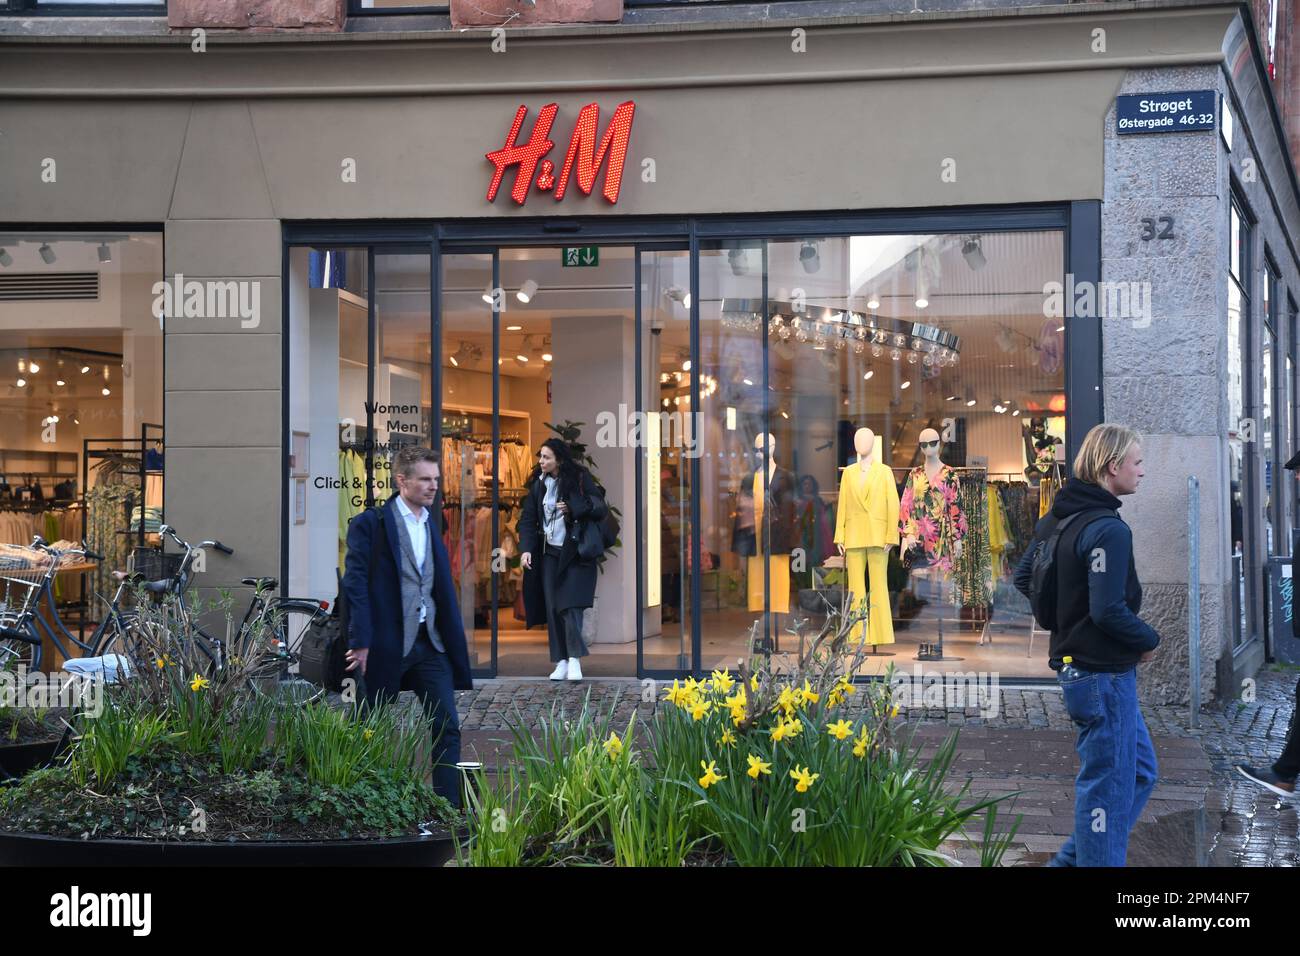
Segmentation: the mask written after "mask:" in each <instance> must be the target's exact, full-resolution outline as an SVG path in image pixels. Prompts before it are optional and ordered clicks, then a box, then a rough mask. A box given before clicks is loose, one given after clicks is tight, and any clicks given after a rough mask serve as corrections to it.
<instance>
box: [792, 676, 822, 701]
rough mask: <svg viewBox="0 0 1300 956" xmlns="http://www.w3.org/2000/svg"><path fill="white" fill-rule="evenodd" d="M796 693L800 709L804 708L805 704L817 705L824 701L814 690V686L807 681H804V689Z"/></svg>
mask: <svg viewBox="0 0 1300 956" xmlns="http://www.w3.org/2000/svg"><path fill="white" fill-rule="evenodd" d="M795 693H796V694H797V695H798V697H799V706H800V707H803V706H804V705H805V704H815V703H817V701H819V700H821V699H822V695H821V694H819V693H817V692H816V691H814V690H813V689H812V685H811V684H810V683H808V681H807V679H805V680H804V682H803V687H801V688H800V689H799V690H797V691H795Z"/></svg>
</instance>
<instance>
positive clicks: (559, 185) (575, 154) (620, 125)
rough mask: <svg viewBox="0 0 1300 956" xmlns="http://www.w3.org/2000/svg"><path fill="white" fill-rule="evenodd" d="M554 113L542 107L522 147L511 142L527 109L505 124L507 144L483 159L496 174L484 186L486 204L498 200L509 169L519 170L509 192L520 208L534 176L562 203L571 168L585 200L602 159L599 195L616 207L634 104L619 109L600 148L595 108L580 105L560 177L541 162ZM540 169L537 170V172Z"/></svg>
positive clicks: (551, 107) (552, 108)
mask: <svg viewBox="0 0 1300 956" xmlns="http://www.w3.org/2000/svg"><path fill="white" fill-rule="evenodd" d="M558 110H559V106H558V105H556V104H555V103H548V104H546V105H545V106H543V107H542V111H541V112H540V113H538V114H537V120H536V121H535V122H534V123H533V133H532V136H530V137H529V138H528V142H527V143H524V144H523V145H522V146H521V145H519V144H518V143H517V142H516V141H517V140H518V138H519V130H520V128H521V127H522V126H523V125H524V117H525V116H527V115H528V107H527V106H521V107H519V109H518V110H517V111H516V112H515V121H514V123H512V124H511V125H510V133H509V135H508V136H506V144H505V145H504V146H503V147H501V148H500V149H497V150H493V151H492V152H490V153H488V154H486V155H487V158H488V160H489V161H490V162H491V163H492V165H493V166H495V167H496V172H494V173H493V174H492V184H491V185H490V186H488V192H487V198H488V202H493V201H494V200H495V199H496V198H497V190H498V189H499V188H500V186H501V179H502V177H503V176H505V173H506V170H507V169H509V168H510V167H511V166H516V167H518V170H517V171H516V172H515V184H514V187H513V188H512V189H511V190H510V198H511V199H513V200H514V201H515V202H516V203H517V204H518V205H520V206H522V205H523V204H524V200H525V199H527V198H528V187H529V186H530V185H532V183H533V173H534V172H537V188H538V189H540V190H541V191H542V192H554V194H555V198H556V199H557V200H559V199H563V198H564V193H565V192H566V191H567V190H568V188H569V175H570V174H571V173H573V172H574V171H575V166H576V172H577V177H578V188H579V189H581V190H582V192H583V194H584V195H587V196H590V195H591V190H592V187H594V186H595V185H596V173H597V172H599V171H600V167H601V165H602V164H604V163H605V162H606V160H608V165H607V166H606V167H605V186H604V188H603V189H602V190H601V195H602V196H604V197H605V198H606V199H607V200H609V201H610V202H611V203H615V202H618V190H619V187H620V186H621V185H622V182H623V163H624V162H625V161H626V160H627V142H628V139H630V138H631V136H632V114H633V113H635V112H636V104H635V103H634V102H632V101H631V100H628V101H627V102H626V103H620V104H619V105H618V107H617V108H616V109H615V110H614V117H613V118H612V119H611V120H610V121H609V127H608V128H607V129H606V130H605V135H604V137H602V138H601V140H600V144H599V146H598V145H597V144H596V130H597V120H598V119H599V118H600V108H599V107H598V106H597V105H596V104H595V103H588V104H587V105H586V106H584V107H583V108H582V109H581V110H580V111H579V113H578V122H577V124H576V125H575V126H574V127H573V135H572V136H571V137H570V138H569V150H568V152H566V153H565V154H564V166H563V167H561V169H560V175H559V176H558V177H557V176H556V175H555V164H554V163H553V162H551V161H550V160H549V159H543V158H542V157H544V156H545V155H546V154H547V153H549V152H550V151H551V147H552V146H554V145H555V143H554V142H553V141H552V140H551V139H550V134H551V124H552V123H553V122H555V114H556V112H557V111H558ZM539 164H540V167H541V168H540V170H538V166H539Z"/></svg>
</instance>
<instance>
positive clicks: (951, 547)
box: [898, 428, 966, 571]
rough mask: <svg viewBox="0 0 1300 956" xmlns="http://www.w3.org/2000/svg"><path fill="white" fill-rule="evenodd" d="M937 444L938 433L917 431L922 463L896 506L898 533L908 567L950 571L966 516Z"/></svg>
mask: <svg viewBox="0 0 1300 956" xmlns="http://www.w3.org/2000/svg"><path fill="white" fill-rule="evenodd" d="M939 444H940V442H939V433H938V432H937V431H935V430H934V429H933V428H926V429H923V430H922V431H921V437H920V446H921V454H922V455H923V456H924V461H922V462H921V464H919V465H917V466H916V467H915V468H913V469H912V470H911V471H910V472H909V473H908V475H907V482H906V484H905V485H904V486H903V497H902V499H901V501H900V503H899V516H898V530H899V534H900V535H901V536H902V539H903V554H904V555H905V556H909V558H910V560H909V564H911V565H912V566H913V567H925V566H934V567H937V568H939V569H940V570H941V571H951V570H952V564H953V561H954V560H956V559H957V558H959V557H961V541H962V538H963V537H965V535H966V515H965V514H964V513H963V512H962V510H961V505H960V504H959V502H958V498H957V492H958V491H959V490H960V483H959V480H958V478H957V473H956V472H955V471H953V470H952V469H951V468H949V467H948V466H947V465H945V464H944V463H943V462H942V461H940V460H939Z"/></svg>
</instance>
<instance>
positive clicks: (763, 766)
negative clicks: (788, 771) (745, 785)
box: [745, 754, 772, 780]
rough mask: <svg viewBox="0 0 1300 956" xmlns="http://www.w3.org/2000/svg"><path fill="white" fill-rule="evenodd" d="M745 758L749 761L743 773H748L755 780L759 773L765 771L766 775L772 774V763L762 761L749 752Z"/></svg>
mask: <svg viewBox="0 0 1300 956" xmlns="http://www.w3.org/2000/svg"><path fill="white" fill-rule="evenodd" d="M745 759H746V760H748V761H749V769H748V770H746V771H745V773H747V774H749V775H750V776H751V777H753V778H754V779H755V780H757V779H758V777H759V775H760V774H764V773H765V774H767V775H768V776H771V775H772V765H771V764H770V763H764V762H763V761H762V760H761V759H760V758H758V757H755V756H754V755H753V754H750V755H749V756H747V757H746V758H745Z"/></svg>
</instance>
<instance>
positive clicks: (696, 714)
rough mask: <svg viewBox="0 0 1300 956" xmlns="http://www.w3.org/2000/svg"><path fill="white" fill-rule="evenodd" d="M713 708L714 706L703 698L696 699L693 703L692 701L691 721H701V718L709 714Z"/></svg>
mask: <svg viewBox="0 0 1300 956" xmlns="http://www.w3.org/2000/svg"><path fill="white" fill-rule="evenodd" d="M712 706H713V705H712V704H710V703H709V702H708V701H707V700H703V699H702V698H699V697H696V698H695V699H694V700H693V701H691V720H699V719H700V718H701V717H703V716H704V715H705V714H707V713H708V712H709V708H710V707H712Z"/></svg>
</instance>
